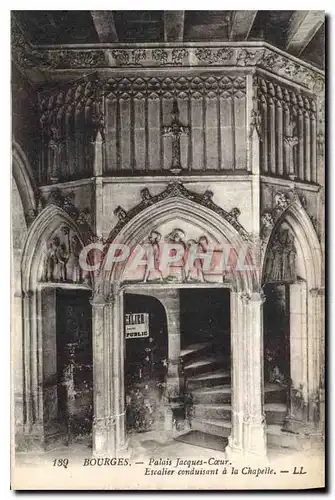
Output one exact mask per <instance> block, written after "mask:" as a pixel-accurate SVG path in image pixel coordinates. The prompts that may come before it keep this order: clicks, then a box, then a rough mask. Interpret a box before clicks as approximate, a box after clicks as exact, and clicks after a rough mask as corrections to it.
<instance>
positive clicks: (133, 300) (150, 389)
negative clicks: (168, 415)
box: [124, 293, 168, 432]
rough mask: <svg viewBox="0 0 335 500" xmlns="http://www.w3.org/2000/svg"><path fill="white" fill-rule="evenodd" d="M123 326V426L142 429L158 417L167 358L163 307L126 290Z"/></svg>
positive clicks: (146, 427)
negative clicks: (124, 399)
mask: <svg viewBox="0 0 335 500" xmlns="http://www.w3.org/2000/svg"><path fill="white" fill-rule="evenodd" d="M146 321H147V324H146V326H145V327H144V326H143V325H144V322H146ZM130 323H131V324H130ZM124 325H125V331H124V335H125V344H126V349H125V394H126V423H127V429H128V431H134V432H144V431H147V430H152V429H154V428H156V427H157V424H158V422H159V420H160V418H161V405H162V404H163V403H162V396H163V393H164V384H165V380H166V374H167V360H168V334H167V321H166V313H165V309H164V307H163V306H162V304H161V303H160V302H159V300H157V299H155V298H154V297H150V296H145V295H136V294H128V293H127V294H125V299H124ZM127 336H128V337H129V338H127Z"/></svg>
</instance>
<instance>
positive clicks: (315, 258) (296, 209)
mask: <svg viewBox="0 0 335 500" xmlns="http://www.w3.org/2000/svg"><path fill="white" fill-rule="evenodd" d="M284 222H285V224H287V225H288V226H289V228H290V230H291V232H292V234H293V235H294V238H295V241H296V244H297V245H298V247H299V249H300V252H301V255H302V256H303V261H304V268H305V275H306V281H307V284H308V287H309V289H315V288H320V287H321V284H322V254H321V245H320V242H319V239H318V237H317V234H316V232H315V229H314V227H313V224H312V222H311V219H310V218H309V216H308V214H307V212H306V210H305V209H304V208H303V206H302V204H301V202H300V200H299V199H297V198H296V199H295V200H294V201H293V202H292V203H291V204H289V206H288V207H287V208H286V209H285V210H284V211H283V212H282V213H281V214H280V216H279V217H278V219H277V220H276V222H275V224H274V226H273V228H272V231H271V234H270V235H269V237H268V239H267V242H266V246H265V250H264V253H263V261H262V283H264V280H265V273H266V263H267V256H268V252H269V250H270V248H271V244H272V241H273V236H274V235H275V234H276V231H277V230H278V229H279V227H280V226H281V225H282V224H283V223H284Z"/></svg>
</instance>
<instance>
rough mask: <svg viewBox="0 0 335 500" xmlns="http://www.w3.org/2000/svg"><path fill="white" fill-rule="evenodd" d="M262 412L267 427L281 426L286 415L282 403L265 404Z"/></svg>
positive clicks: (284, 406) (285, 407)
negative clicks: (263, 412)
mask: <svg viewBox="0 0 335 500" xmlns="http://www.w3.org/2000/svg"><path fill="white" fill-rule="evenodd" d="M264 411H265V418H266V423H267V424H268V425H272V424H279V425H282V424H283V422H284V419H285V417H286V414H287V406H286V404H284V403H266V404H265V405H264Z"/></svg>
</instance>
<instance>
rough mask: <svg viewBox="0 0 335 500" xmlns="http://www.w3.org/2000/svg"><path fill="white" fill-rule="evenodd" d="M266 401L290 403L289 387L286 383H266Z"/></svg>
mask: <svg viewBox="0 0 335 500" xmlns="http://www.w3.org/2000/svg"><path fill="white" fill-rule="evenodd" d="M264 401H265V403H283V404H287V403H288V388H287V386H285V385H279V384H266V385H265V388H264Z"/></svg>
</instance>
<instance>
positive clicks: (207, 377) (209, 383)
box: [186, 369, 230, 392]
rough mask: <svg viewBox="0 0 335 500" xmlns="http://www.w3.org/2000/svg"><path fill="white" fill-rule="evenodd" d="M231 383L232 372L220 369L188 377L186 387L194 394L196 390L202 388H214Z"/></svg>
mask: <svg viewBox="0 0 335 500" xmlns="http://www.w3.org/2000/svg"><path fill="white" fill-rule="evenodd" d="M229 382H230V370H223V369H220V370H214V371H211V372H207V373H201V374H200V375H193V376H190V377H187V380H186V385H187V388H188V390H190V391H191V392H192V391H193V390H194V389H197V388H200V387H204V388H207V387H213V386H218V385H222V384H229Z"/></svg>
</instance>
